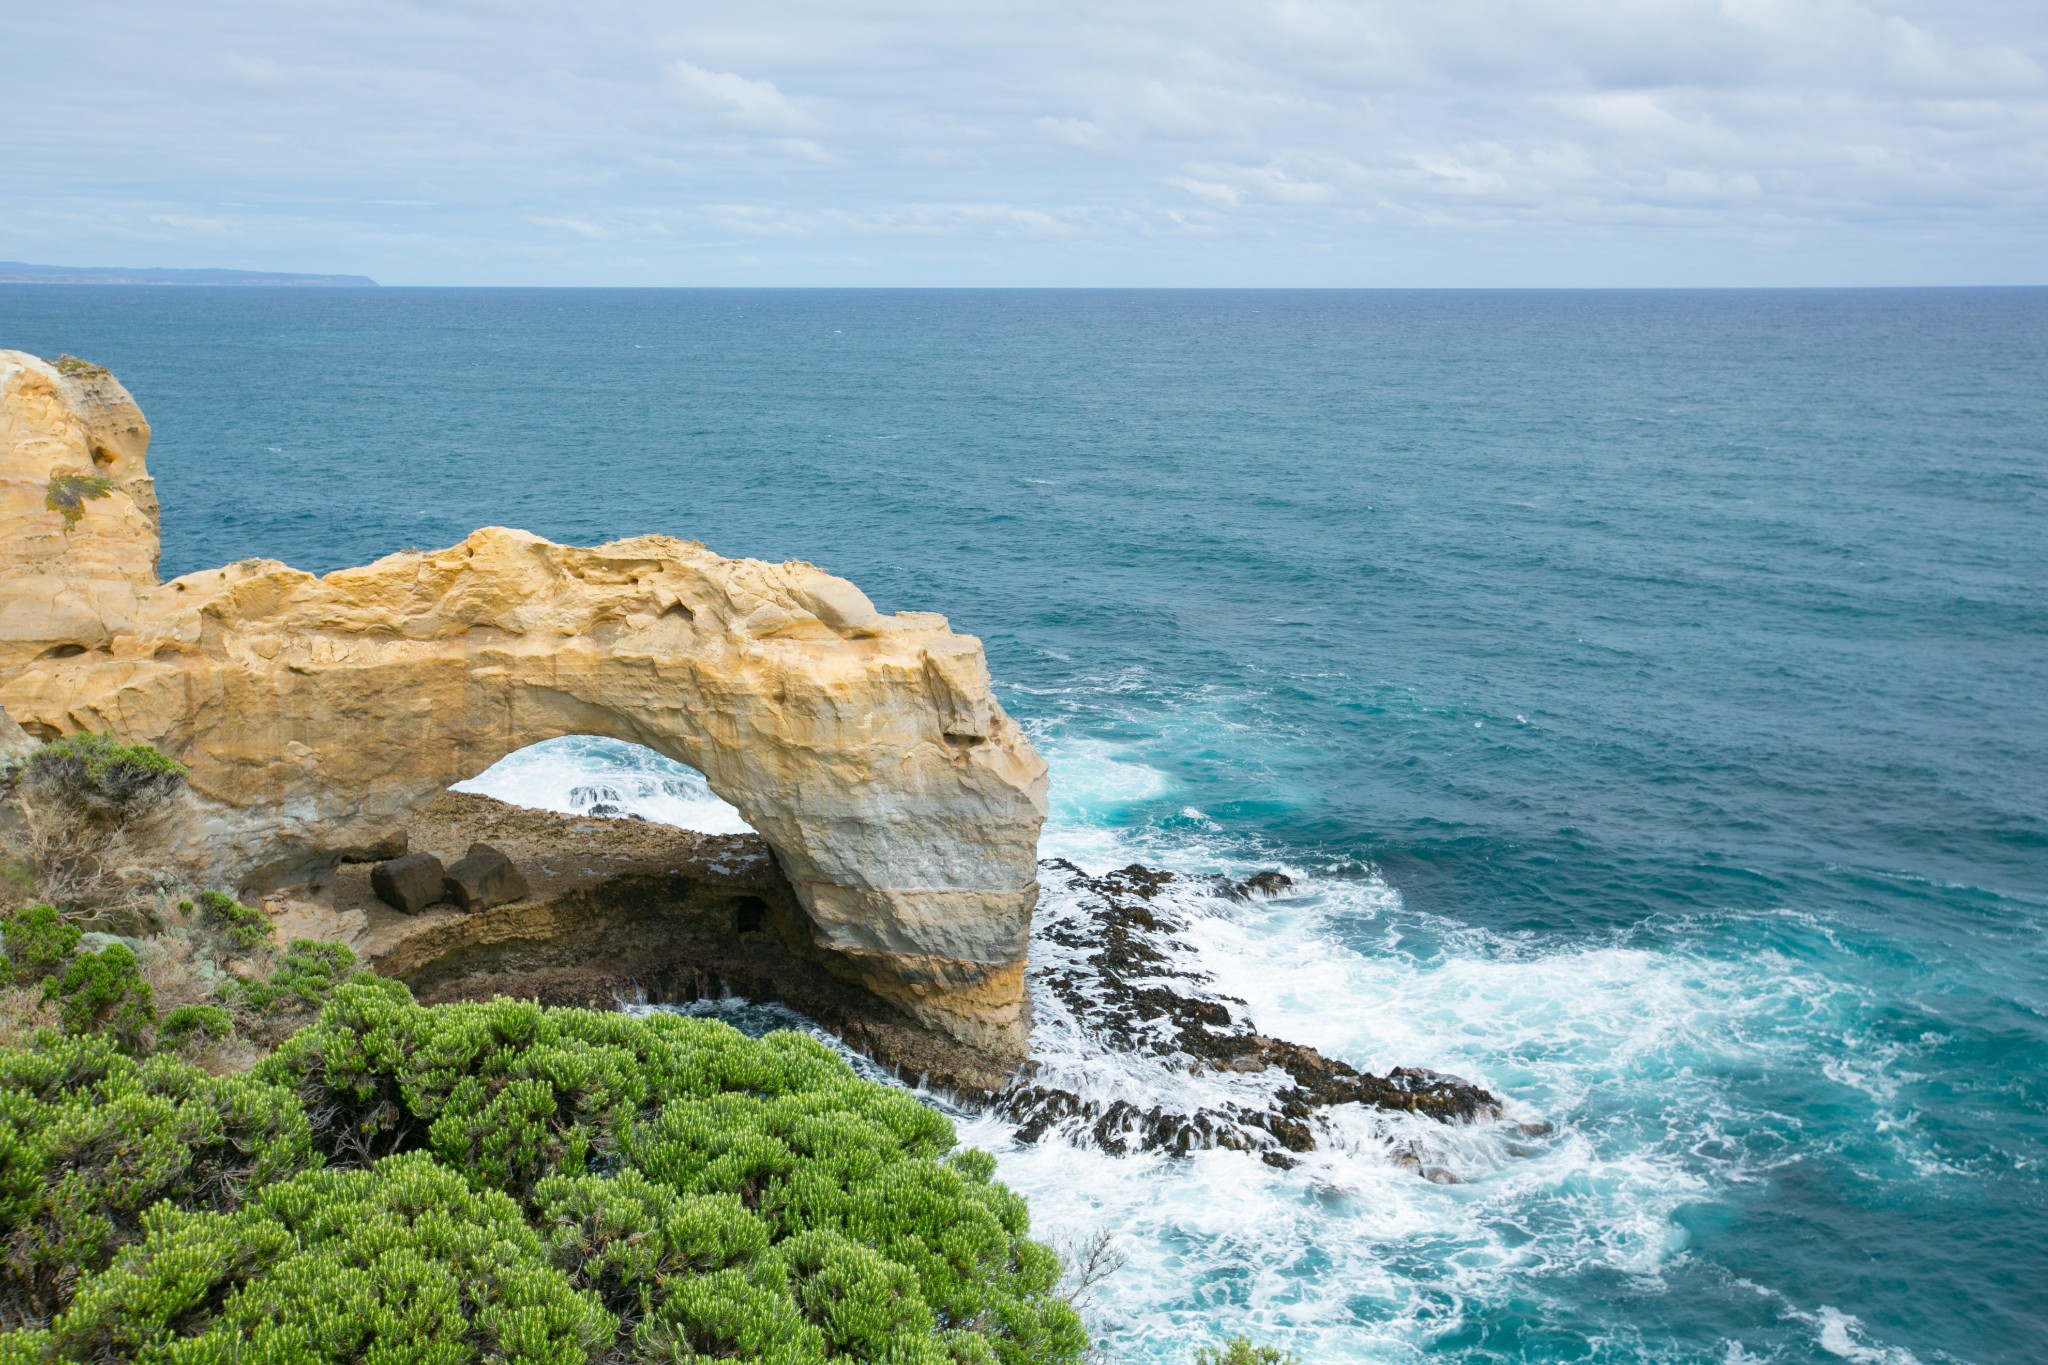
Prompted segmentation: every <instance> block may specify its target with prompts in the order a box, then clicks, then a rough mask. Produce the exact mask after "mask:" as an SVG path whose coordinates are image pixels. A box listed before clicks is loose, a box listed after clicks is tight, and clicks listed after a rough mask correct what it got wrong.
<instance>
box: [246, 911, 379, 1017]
mask: <svg viewBox="0 0 2048 1365" xmlns="http://www.w3.org/2000/svg"><path fill="white" fill-rule="evenodd" d="M269 927H270V926H269V925H268V924H267V923H266V924H265V925H264V929H265V931H266V932H267V931H268V930H269ZM355 967H356V955H355V953H354V951H353V950H351V949H350V948H349V946H348V945H347V944H345V943H333V942H330V941H328V940H326V939H312V938H301V939H294V940H292V942H291V943H290V944H289V945H287V947H286V948H285V950H284V958H283V959H282V960H281V961H280V962H279V963H278V964H277V966H276V967H275V968H274V969H272V971H271V973H270V975H269V977H267V978H266V979H264V980H262V981H250V982H247V983H243V984H240V985H237V986H236V987H235V988H234V995H235V999H236V1001H237V1002H239V1003H240V1004H242V1005H245V1006H247V1007H248V1008H249V1009H251V1010H254V1011H255V1012H257V1013H258V1014H263V1015H277V1014H281V1013H299V1014H307V1015H310V1014H312V1013H313V1012H314V1011H316V1010H318V1009H320V1008H321V1007H322V1006H323V1005H325V1004H326V1003H327V1002H328V1001H329V1000H331V999H333V998H334V992H335V990H336V989H337V988H338V987H339V986H340V985H341V984H342V983H343V982H344V981H350V980H355V979H357V978H361V979H363V980H364V981H365V982H366V983H367V984H369V985H371V987H372V989H388V987H378V986H377V985H376V984H375V983H376V981H377V978H376V977H375V976H374V975H372V974H371V973H368V972H358V971H356V969H355Z"/></svg>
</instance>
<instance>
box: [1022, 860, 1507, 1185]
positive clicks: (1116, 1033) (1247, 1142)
mask: <svg viewBox="0 0 2048 1365" xmlns="http://www.w3.org/2000/svg"><path fill="white" fill-rule="evenodd" d="M1041 867H1042V872H1043V875H1042V877H1041V880H1042V881H1044V882H1046V883H1047V884H1049V885H1052V884H1058V883H1064V884H1065V887H1066V888H1067V889H1068V890H1070V891H1075V892H1078V893H1080V894H1081V898H1082V899H1081V902H1080V904H1081V909H1082V913H1081V914H1079V915H1074V914H1072V913H1071V912H1069V913H1068V914H1065V915H1054V916H1051V917H1049V918H1048V919H1047V920H1046V921H1045V922H1044V923H1043V926H1042V928H1041V933H1042V934H1043V935H1044V936H1045V937H1046V938H1048V939H1050V940H1051V941H1052V942H1053V943H1055V944H1057V945H1059V946H1060V947H1063V948H1066V949H1068V950H1070V953H1071V957H1070V958H1069V959H1068V960H1067V961H1066V962H1060V963H1049V964H1048V965H1047V966H1046V967H1044V968H1042V969H1040V971H1039V972H1038V977H1039V980H1040V981H1041V982H1042V984H1043V985H1045V986H1048V987H1050V989H1051V990H1052V992H1053V993H1054V995H1055V996H1057V997H1058V1000H1059V1003H1060V1004H1061V1006H1063V1007H1064V1008H1065V1010H1066V1011H1068V1012H1069V1013H1070V1014H1071V1015H1072V1016H1073V1018H1074V1021H1075V1022H1076V1024H1077V1025H1079V1026H1080V1027H1081V1028H1083V1029H1084V1030H1085V1031H1086V1032H1087V1033H1088V1034H1090V1035H1092V1036H1093V1037H1094V1039H1095V1040H1096V1041H1097V1042H1098V1043H1099V1044H1100V1045H1102V1046H1103V1047H1105V1048H1108V1049H1111V1050H1113V1051H1117V1052H1121V1053H1126V1054H1141V1055H1149V1056H1151V1057H1154V1058H1157V1059H1158V1060H1159V1061H1160V1063H1161V1064H1162V1066H1163V1067H1164V1068H1165V1069H1166V1070H1168V1071H1169V1072H1173V1071H1178V1072H1184V1073H1187V1074H1189V1075H1195V1076H1199V1075H1201V1074H1203V1073H1204V1072H1227V1073H1235V1074H1240V1075H1246V1076H1254V1075H1259V1074H1267V1075H1270V1076H1271V1077H1272V1083H1271V1088H1270V1089H1269V1090H1267V1091H1266V1092H1265V1094H1266V1097H1267V1103H1266V1104H1264V1105H1263V1106H1260V1105H1256V1104H1254V1103H1250V1102H1245V1101H1238V1100H1232V1101H1226V1102H1222V1103H1216V1104H1211V1105H1209V1106H1206V1107H1195V1108H1193V1109H1192V1110H1191V1111H1189V1112H1178V1111H1175V1110H1173V1109H1169V1108H1166V1107H1165V1106H1154V1107H1152V1108H1149V1109H1141V1108H1140V1107H1138V1106H1137V1105H1135V1104H1133V1103H1131V1102H1130V1101H1129V1100H1123V1099H1118V1100H1113V1101H1110V1102H1107V1103H1105V1102H1103V1101H1099V1100H1088V1099H1083V1098H1082V1097H1081V1096H1080V1095H1079V1094H1076V1093H1075V1092H1074V1091H1073V1090H1069V1089H1065V1088H1063V1087H1060V1086H1054V1085H1046V1084H1043V1083H1041V1081H1040V1078H1039V1077H1038V1076H1036V1075H1031V1076H1026V1077H1023V1078H1020V1079H1019V1080H1018V1082H1017V1083H1016V1084H1014V1085H1012V1086H1011V1087H1010V1089H1008V1090H1007V1091H1005V1092H1004V1093H1003V1094H1002V1095H1001V1096H999V1097H998V1098H997V1102H996V1103H997V1107H998V1108H999V1109H1001V1110H1002V1111H1003V1112H1004V1113H1007V1114H1009V1115H1011V1116H1012V1117H1014V1118H1016V1119H1017V1120H1018V1121H1019V1125H1020V1126H1019V1129H1018V1134H1017V1135H1018V1137H1019V1138H1020V1139H1021V1140H1022V1141H1025V1142H1037V1141H1039V1140H1040V1139H1041V1138H1043V1137H1044V1136H1045V1135H1046V1134H1047V1133H1049V1132H1051V1131H1052V1130H1054V1129H1056V1128H1057V1129H1060V1130H1062V1131H1064V1132H1066V1133H1068V1134H1069V1135H1070V1136H1073V1137H1082V1136H1083V1135H1085V1137H1086V1138H1087V1139H1088V1140H1091V1141H1093V1142H1094V1144H1095V1145H1097V1146H1100V1147H1101V1148H1103V1149H1104V1150H1105V1151H1109V1152H1113V1153H1125V1152H1131V1151H1165V1152H1173V1153H1186V1152H1189V1151H1193V1150H1198V1149H1203V1148H1211V1147H1224V1148H1235V1149H1237V1150H1240V1151H1257V1152H1259V1153H1260V1154H1261V1158H1262V1159H1263V1160H1265V1161H1266V1162H1267V1163H1268V1164H1269V1165H1275V1166H1281V1167H1283V1168H1284V1167H1287V1166H1291V1165H1293V1164H1294V1158H1293V1157H1292V1156H1290V1155H1288V1154H1289V1153H1301V1152H1310V1151H1314V1150H1315V1148H1316V1133H1317V1126H1318V1121H1319V1116H1320V1115H1321V1114H1322V1112H1323V1111H1325V1110H1327V1109H1330V1108H1332V1107H1333V1106H1336V1105H1341V1104H1362V1105H1367V1106H1371V1107H1373V1108H1377V1109H1382V1110H1392V1111H1399V1112H1403V1113H1411V1114H1418V1115H1422V1116H1424V1117H1427V1118H1431V1119H1435V1120H1437V1121H1439V1122H1444V1123H1452V1122H1471V1121H1474V1120H1481V1119H1497V1118H1499V1117H1500V1116H1501V1104H1500V1100H1499V1099H1498V1098H1497V1097H1496V1096H1494V1095H1493V1094H1491V1093H1489V1092H1488V1091H1486V1090H1485V1089H1483V1088H1481V1087H1479V1086H1476V1085H1473V1084H1471V1083H1470V1082H1468V1081H1463V1080H1460V1079H1458V1078H1457V1077H1455V1076H1445V1075H1441V1074H1439V1073H1437V1072H1434V1071H1427V1070H1424V1069H1422V1068H1419V1067H1396V1068H1395V1069H1393V1070H1392V1071H1390V1072H1388V1073H1387V1074H1386V1075H1384V1076H1375V1075H1372V1074H1370V1073H1368V1072H1363V1071H1360V1070H1358V1069H1357V1068H1356V1067H1353V1066H1350V1065H1349V1064H1347V1063H1345V1062H1341V1061H1338V1060H1337V1059H1335V1058H1332V1057H1325V1056H1323V1055H1322V1054H1321V1053H1320V1052H1317V1051H1316V1050H1315V1049H1314V1048H1311V1047H1305V1046H1303V1045H1302V1044H1299V1043H1291V1042H1288V1041H1287V1040H1285V1039H1283V1038H1274V1037H1271V1036H1269V1035H1267V1034H1264V1033H1261V1032H1259V1031H1258V1029H1257V1028H1255V1027H1254V1026H1253V1024H1252V1022H1251V1019H1250V1018H1249V1017H1248V1014H1249V1011H1248V1010H1247V1007H1246V1006H1245V1003H1244V1002H1243V1001H1242V1000H1237V999H1235V998H1233V997H1230V996H1225V995H1220V994H1218V993H1216V992H1214V991H1213V990H1209V989H1207V988H1206V987H1207V978H1206V977H1204V976H1202V975H1201V974H1200V973H1197V972H1194V971H1190V970H1187V969H1185V968H1183V967H1181V966H1179V965H1178V964H1177V962H1176V956H1175V955H1176V952H1177V951H1178V950H1181V949H1182V947H1183V945H1180V944H1177V943H1176V942H1175V941H1174V939H1173V937H1172V935H1173V934H1174V933H1175V932H1177V931H1179V930H1180V929H1181V928H1182V918H1181V915H1180V913H1179V912H1177V911H1176V910H1175V909H1173V908H1172V906H1171V904H1170V902H1169V901H1167V900H1162V899H1161V893H1162V892H1164V891H1165V890H1166V889H1167V888H1168V887H1169V886H1171V885H1172V884H1173V883H1174V881H1175V880H1176V879H1175V877H1174V875H1173V874H1172V873H1170V872H1160V871H1157V870H1155V869H1152V868H1147V867H1142V866H1138V865H1135V864H1134V865H1132V866H1130V867H1126V868H1123V869H1120V870H1118V871H1115V872H1111V873H1108V874H1107V875H1105V876H1101V877H1090V876H1088V875H1087V874H1086V873H1084V872H1082V871H1081V869H1080V868H1078V867H1076V866H1074V865H1073V864H1072V863H1069V862H1066V861H1064V860H1053V861H1051V862H1047V863H1044V864H1042V865H1041ZM1055 878H1057V879H1058V883H1056V882H1055V880H1054V879H1055ZM1290 885H1292V883H1291V881H1289V879H1288V878H1287V877H1286V876H1285V874H1283V873H1278V872H1270V873H1261V874H1259V876H1257V877H1253V878H1250V879H1248V880H1247V881H1244V882H1230V881H1225V880H1224V879H1221V878H1218V879H1214V880H1213V881H1211V882H1210V883H1209V885H1208V886H1207V887H1206V888H1205V889H1206V890H1208V891H1210V892H1213V893H1214V894H1218V895H1222V896H1224V897H1226V898H1227V899H1230V900H1237V901H1242V900H1245V899H1248V898H1249V896H1250V895H1252V894H1262V895H1272V894H1276V893H1278V892H1279V891H1282V890H1284V889H1286V887H1288V886H1290ZM1041 1070H1042V1069H1041ZM1233 1093H1235V1092H1233ZM1415 1166H1416V1169H1417V1171H1418V1173H1419V1174H1424V1175H1425V1176H1426V1177H1427V1178H1431V1179H1435V1178H1437V1177H1438V1176H1439V1175H1445V1176H1447V1175H1448V1172H1445V1171H1443V1170H1442V1169H1441V1168H1436V1167H1432V1168H1430V1169H1429V1170H1426V1171H1425V1170H1423V1168H1422V1163H1421V1162H1420V1161H1419V1160H1418V1161H1417V1162H1416V1163H1415Z"/></svg>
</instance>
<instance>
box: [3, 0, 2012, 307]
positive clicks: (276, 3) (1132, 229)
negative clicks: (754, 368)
mask: <svg viewBox="0 0 2048 1365" xmlns="http://www.w3.org/2000/svg"><path fill="white" fill-rule="evenodd" d="M5 35H6V36H5V40H4V46H0V77H4V88H5V89H6V91H7V98H6V107H7V117H6V122H7V125H8V127H7V130H6V134H5V136H4V139H0V147H4V150H0V259H12V260H25V261H31V262H36V263H48V264H62V265H118V266H185V267H199V266H217V267H230V268H243V269H263V270H298V271H320V272H346V273H360V274H367V275H370V276H372V277H374V278H375V279H377V280H379V281H380V282H382V283H385V284H480V285H911V286H926V285H942V286H962V285H965V286H1041V285H1059V286H1195V287H1244V286H1311V287H1443V286H1455V287H1496V286H1512V287H1560V286H1562V287H1580V286H1749V285H1766V286H1780V285H1899V284H1913V285H1917V284H2039V283H2048V0H1521V3H1514V2H1513V0H1280V2H1277V3H1256V2H1254V0H1166V2H1165V3H1153V0H1086V2H1084V3H983V4H968V3H957V2H956V3H937V2H933V3H915V2H914V0H906V2H905V3H895V4H884V3H875V2H874V0H816V2H815V3H780V2H779V0H756V3H733V2H732V0H728V3H724V4H720V5H703V4H696V3H688V2H678V0H671V2H670V3H651V2H648V0H575V2H574V3H569V2H567V0H553V2H552V3H545V4H541V3H528V0H441V2H439V3H400V2H398V0H353V2H352V3H318V4H315V3H301V2H295V0H219V2H218V3H206V4H200V3H193V2H192V0H121V2H120V3H112V2H110V0H71V2H70V3H67V4H64V5H48V4H45V5H24V6H18V7H15V8H14V9H12V11H11V12H10V13H9V14H8V16H7V19H6V23H5Z"/></svg>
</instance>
